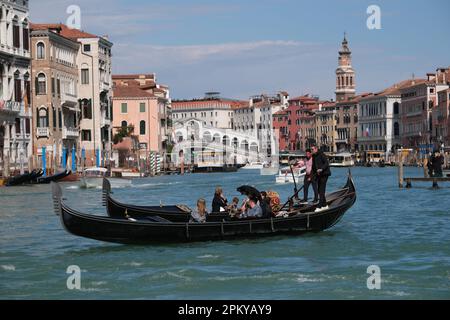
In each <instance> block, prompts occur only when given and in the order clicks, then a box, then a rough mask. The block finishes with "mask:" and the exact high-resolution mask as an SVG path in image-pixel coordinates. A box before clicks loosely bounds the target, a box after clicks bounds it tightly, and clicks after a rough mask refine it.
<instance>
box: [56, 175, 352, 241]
mask: <svg viewBox="0 0 450 320" xmlns="http://www.w3.org/2000/svg"><path fill="white" fill-rule="evenodd" d="M345 189H346V191H345V193H343V194H342V195H341V196H340V197H336V198H335V199H334V200H332V201H330V203H329V209H328V210H324V211H321V212H317V213H315V212H314V211H309V212H300V211H299V210H297V211H292V212H290V213H289V216H288V217H279V218H266V219H241V220H230V221H217V222H205V223H189V222H170V221H168V220H166V219H163V218H160V217H157V216H155V217H147V218H143V219H140V220H134V219H131V220H124V219H114V218H110V217H100V216H93V215H88V214H84V213H81V212H78V211H76V210H74V209H71V208H70V207H69V206H68V205H67V204H66V203H65V201H64V200H63V199H62V189H61V187H60V186H59V185H58V184H57V183H52V191H53V204H54V210H55V212H56V213H57V214H58V215H60V219H61V223H62V225H63V226H64V228H65V229H66V230H67V231H68V232H69V233H71V234H73V235H76V236H80V237H85V238H89V239H94V240H99V241H105V242H112V243H120V244H151V243H185V242H193V241H214V240H226V239H238V238H255V237H266V236H273V235H284V234H291V235H300V234H304V233H307V232H320V231H324V230H327V229H329V228H331V227H333V226H334V225H335V224H336V223H338V222H339V221H340V220H341V218H342V217H343V215H344V214H345V212H346V211H347V210H348V209H350V208H351V207H352V206H353V204H354V203H355V201H356V190H355V185H354V183H353V180H352V178H351V176H349V178H348V181H347V184H346V188H345Z"/></svg>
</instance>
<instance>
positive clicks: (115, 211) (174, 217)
mask: <svg viewBox="0 0 450 320" xmlns="http://www.w3.org/2000/svg"><path fill="white" fill-rule="evenodd" d="M350 180H351V179H349V181H347V183H346V185H345V186H344V187H343V188H342V189H340V190H337V191H334V192H332V193H330V194H328V195H327V201H328V202H329V203H330V202H331V201H333V200H334V199H336V198H339V197H341V196H342V195H343V194H345V193H347V192H348V189H349V188H350ZM241 188H242V187H241ZM238 190H239V188H238ZM111 193H112V192H111V184H110V182H109V180H108V179H106V178H105V179H103V190H102V197H103V205H104V206H106V212H107V214H108V216H109V217H111V218H116V219H128V218H133V219H142V218H145V217H152V216H159V217H161V218H163V219H166V220H168V221H171V222H188V221H189V220H190V218H191V216H190V213H191V209H190V208H188V207H186V206H184V205H162V204H161V205H159V206H137V205H131V204H125V203H122V202H119V201H117V200H115V199H114V198H112V197H111ZM294 208H295V209H298V210H299V211H301V212H307V211H310V210H315V209H316V208H317V204H310V205H308V206H300V205H295V206H294ZM224 219H225V220H227V219H229V215H228V213H213V214H210V215H208V216H207V221H210V222H213V221H222V220H224Z"/></svg>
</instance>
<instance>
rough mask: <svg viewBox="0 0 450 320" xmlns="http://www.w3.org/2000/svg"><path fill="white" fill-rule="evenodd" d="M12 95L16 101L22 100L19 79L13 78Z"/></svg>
mask: <svg viewBox="0 0 450 320" xmlns="http://www.w3.org/2000/svg"><path fill="white" fill-rule="evenodd" d="M14 95H15V100H14V101H16V102H21V101H22V82H21V81H20V79H14Z"/></svg>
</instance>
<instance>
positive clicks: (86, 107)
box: [81, 100, 92, 119]
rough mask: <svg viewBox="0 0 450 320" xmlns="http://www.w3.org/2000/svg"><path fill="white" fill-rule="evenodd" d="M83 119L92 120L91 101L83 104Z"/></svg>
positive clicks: (85, 101)
mask: <svg viewBox="0 0 450 320" xmlns="http://www.w3.org/2000/svg"><path fill="white" fill-rule="evenodd" d="M81 109H82V111H83V118H84V119H92V107H91V102H90V101H89V100H84V101H83V102H82V107H81Z"/></svg>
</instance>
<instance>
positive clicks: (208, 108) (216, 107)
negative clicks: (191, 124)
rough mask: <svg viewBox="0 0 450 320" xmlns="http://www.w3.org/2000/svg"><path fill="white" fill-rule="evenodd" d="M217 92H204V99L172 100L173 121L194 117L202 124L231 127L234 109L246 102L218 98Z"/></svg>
mask: <svg viewBox="0 0 450 320" xmlns="http://www.w3.org/2000/svg"><path fill="white" fill-rule="evenodd" d="M218 95H219V93H217V92H210V93H206V96H205V98H204V99H198V100H178V101H173V102H172V119H173V121H186V120H187V119H196V120H198V121H201V122H202V123H203V125H206V126H210V127H214V128H218V129H231V128H233V125H234V110H235V109H236V108H239V107H241V106H243V105H245V104H247V102H244V101H237V100H231V99H223V98H220V97H219V96H218Z"/></svg>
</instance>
